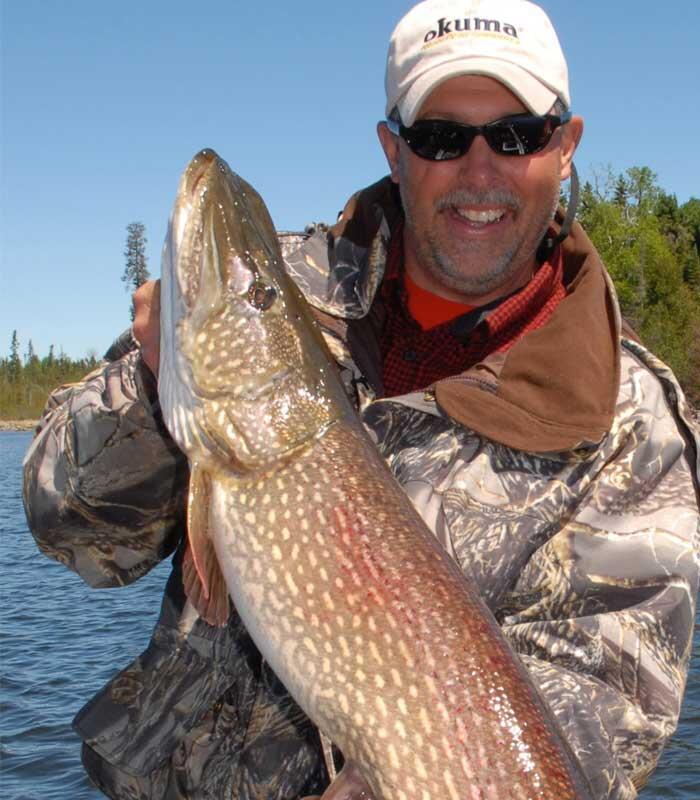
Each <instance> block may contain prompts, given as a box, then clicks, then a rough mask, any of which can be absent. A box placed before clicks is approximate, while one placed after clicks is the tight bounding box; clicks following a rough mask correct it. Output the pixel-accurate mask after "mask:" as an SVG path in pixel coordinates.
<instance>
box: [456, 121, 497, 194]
mask: <svg viewBox="0 0 700 800" xmlns="http://www.w3.org/2000/svg"><path fill="white" fill-rule="evenodd" d="M501 158H502V156H499V155H498V154H497V153H494V152H493V150H492V149H491V148H490V147H489V145H488V142H487V141H486V139H485V138H484V137H483V136H482V135H481V134H477V135H476V136H475V137H474V140H473V141H472V143H471V147H470V148H469V150H467V152H466V153H465V154H464V155H463V156H462V157H461V158H460V159H458V165H459V171H460V173H462V174H463V175H464V177H465V178H468V179H469V183H470V184H476V185H479V186H481V185H484V186H486V185H492V184H493V178H494V175H496V174H497V173H498V172H499V170H500V164H499V160H500V159H501Z"/></svg>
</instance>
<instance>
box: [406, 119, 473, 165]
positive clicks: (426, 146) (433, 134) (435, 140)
mask: <svg viewBox="0 0 700 800" xmlns="http://www.w3.org/2000/svg"><path fill="white" fill-rule="evenodd" d="M403 137H404V139H405V140H406V143H407V144H408V146H409V147H410V148H411V150H413V152H414V153H415V154H416V155H418V156H420V157H421V158H427V159H430V160H431V161H449V160H450V159H452V158H459V157H460V156H463V155H464V154H465V153H466V152H467V150H468V149H469V145H470V144H471V143H472V140H473V139H474V133H473V132H472V131H470V130H469V128H467V127H465V126H463V125H457V124H455V123H452V122H442V121H440V120H426V121H422V120H421V121H419V122H415V123H414V124H413V126H412V127H411V128H405V129H404V133H403Z"/></svg>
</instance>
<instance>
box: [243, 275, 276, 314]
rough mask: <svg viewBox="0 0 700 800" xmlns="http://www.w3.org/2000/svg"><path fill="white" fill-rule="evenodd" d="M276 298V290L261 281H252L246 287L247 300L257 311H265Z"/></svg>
mask: <svg viewBox="0 0 700 800" xmlns="http://www.w3.org/2000/svg"><path fill="white" fill-rule="evenodd" d="M276 299H277V290H276V289H275V287H274V286H268V285H267V284H266V283H263V282H262V281H253V282H252V283H251V284H250V286H249V287H248V302H249V303H250V304H251V306H253V308H257V309H258V311H267V310H268V308H270V306H271V305H272V304H273V303H274V302H275V300H276Z"/></svg>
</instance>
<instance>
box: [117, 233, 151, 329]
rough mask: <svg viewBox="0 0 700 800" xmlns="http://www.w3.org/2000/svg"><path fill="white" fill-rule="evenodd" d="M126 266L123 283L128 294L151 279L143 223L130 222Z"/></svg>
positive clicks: (125, 255) (132, 317)
mask: <svg viewBox="0 0 700 800" xmlns="http://www.w3.org/2000/svg"><path fill="white" fill-rule="evenodd" d="M126 231H127V237H126V249H125V250H124V257H125V258H126V266H125V267H124V274H123V275H122V281H123V282H124V283H125V284H126V286H125V288H126V291H127V292H133V291H134V290H135V289H138V288H139V286H141V285H142V284H144V283H146V281H147V280H148V279H149V278H150V274H149V272H148V266H147V263H146V242H147V241H148V240H147V239H146V226H145V225H144V224H143V223H142V222H130V223H129V224H128V225H127V226H126ZM131 319H132V320H133V319H134V304H133V302H132V303H131Z"/></svg>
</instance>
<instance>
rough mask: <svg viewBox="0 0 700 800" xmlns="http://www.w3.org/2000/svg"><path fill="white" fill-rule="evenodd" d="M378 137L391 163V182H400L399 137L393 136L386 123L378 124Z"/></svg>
mask: <svg viewBox="0 0 700 800" xmlns="http://www.w3.org/2000/svg"><path fill="white" fill-rule="evenodd" d="M377 136H379V142H380V144H381V146H382V150H383V151H384V155H385V156H386V160H387V162H388V163H389V171H390V173H391V180H392V181H393V182H394V183H398V182H399V137H398V136H396V135H395V134H393V133H392V132H391V131H390V130H389V128H388V126H387V124H386V122H378V123H377Z"/></svg>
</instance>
